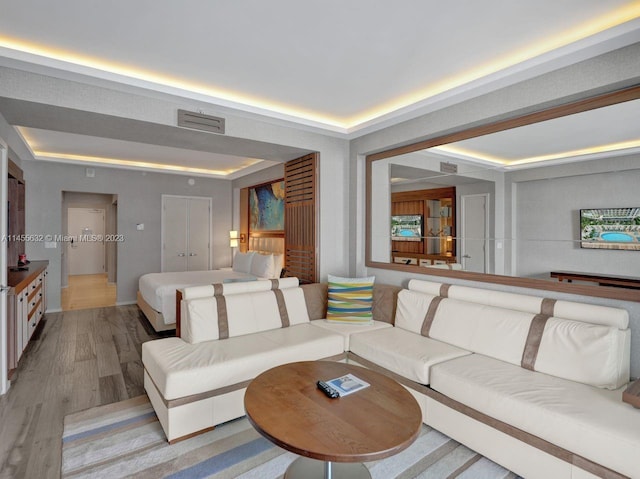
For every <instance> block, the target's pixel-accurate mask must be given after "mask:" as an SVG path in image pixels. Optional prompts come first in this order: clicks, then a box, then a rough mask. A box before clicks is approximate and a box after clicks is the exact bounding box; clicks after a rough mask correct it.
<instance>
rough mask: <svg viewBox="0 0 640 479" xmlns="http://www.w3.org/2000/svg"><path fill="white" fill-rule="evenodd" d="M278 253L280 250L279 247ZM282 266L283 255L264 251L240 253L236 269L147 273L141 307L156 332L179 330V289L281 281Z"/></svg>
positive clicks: (141, 287) (142, 280)
mask: <svg viewBox="0 0 640 479" xmlns="http://www.w3.org/2000/svg"><path fill="white" fill-rule="evenodd" d="M280 241H282V240H280ZM263 247H264V246H263ZM272 247H273V246H272ZM274 249H279V248H278V246H277V245H276V246H275V247H274ZM282 263H283V255H282V254H281V253H268V252H266V251H262V250H261V251H250V252H247V253H240V252H237V253H236V254H235V255H234V259H233V267H232V268H225V269H215V270H209V271H178V272H167V273H147V274H144V275H142V276H141V277H140V279H139V281H138V306H139V307H140V309H141V310H142V312H143V313H144V314H145V316H146V317H147V319H148V320H149V322H150V323H151V325H152V326H153V328H154V329H155V330H156V331H166V330H170V329H175V327H176V290H177V289H181V288H185V287H187V286H197V285H202V284H213V283H225V282H232V281H255V280H261V279H272V278H278V277H280V273H281V271H282V267H283V264H282Z"/></svg>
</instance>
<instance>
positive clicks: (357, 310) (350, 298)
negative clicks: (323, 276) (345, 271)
mask: <svg viewBox="0 0 640 479" xmlns="http://www.w3.org/2000/svg"><path fill="white" fill-rule="evenodd" d="M374 281H375V276H370V277H366V278H342V277H340V276H333V275H329V297H328V302H327V321H335V322H340V323H352V324H371V323H372V322H373V314H372V312H371V307H372V305H373V283H374Z"/></svg>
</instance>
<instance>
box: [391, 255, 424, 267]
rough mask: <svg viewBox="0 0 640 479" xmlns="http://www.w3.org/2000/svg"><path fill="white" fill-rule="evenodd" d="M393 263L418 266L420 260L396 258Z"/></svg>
mask: <svg viewBox="0 0 640 479" xmlns="http://www.w3.org/2000/svg"><path fill="white" fill-rule="evenodd" d="M393 262H394V263H399V264H413V265H417V264H418V259H417V258H405V257H404V256H394V257H393Z"/></svg>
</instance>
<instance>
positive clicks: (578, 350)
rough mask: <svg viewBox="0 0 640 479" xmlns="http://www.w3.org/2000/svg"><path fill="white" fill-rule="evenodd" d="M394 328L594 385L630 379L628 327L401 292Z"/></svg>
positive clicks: (614, 385) (613, 386)
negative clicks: (620, 327) (622, 328)
mask: <svg viewBox="0 0 640 479" xmlns="http://www.w3.org/2000/svg"><path fill="white" fill-rule="evenodd" d="M610 309H611V308H610ZM534 318H535V319H536V320H535V322H534ZM396 326H397V327H400V328H403V329H406V330H408V331H412V332H414V333H417V334H422V335H425V336H428V337H430V338H433V339H437V340H439V341H444V342H445V343H448V344H451V345H453V346H457V347H459V348H462V349H466V350H468V351H472V352H474V353H479V354H484V355H485V356H490V357H493V358H496V359H500V360H502V361H506V362H508V363H510V364H513V365H516V366H523V367H526V368H528V369H532V370H535V371H541V372H545V373H547V374H552V375H554V376H558V377H561V378H565V379H571V380H573V381H579V382H582V383H585V384H590V385H592V386H596V387H602V388H608V389H616V388H618V387H620V386H621V385H623V384H625V383H627V382H628V381H629V368H630V360H629V355H630V352H629V350H630V346H629V345H630V331H629V330H619V329H618V328H616V327H613V326H604V325H599V324H592V323H585V322H580V321H573V320H567V319H562V318H555V317H548V316H542V315H535V314H532V313H525V312H522V311H515V310H511V309H506V308H500V307H497V306H488V305H485V304H480V303H473V302H468V301H461V300H457V299H451V298H443V297H441V296H433V295H430V294H426V293H422V292H418V291H411V290H405V291H402V292H400V294H399V295H398V309H397V314H396ZM536 327H539V330H538V331H536V330H535V328H536Z"/></svg>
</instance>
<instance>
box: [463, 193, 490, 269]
mask: <svg viewBox="0 0 640 479" xmlns="http://www.w3.org/2000/svg"><path fill="white" fill-rule="evenodd" d="M461 199H462V206H461V211H460V213H461V216H462V231H461V235H460V236H461V241H460V242H461V253H462V254H461V257H462V268H463V269H464V270H465V271H473V272H475V273H486V268H487V254H488V250H487V232H488V218H487V203H488V195H486V194H482V195H463V196H462V197H461Z"/></svg>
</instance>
